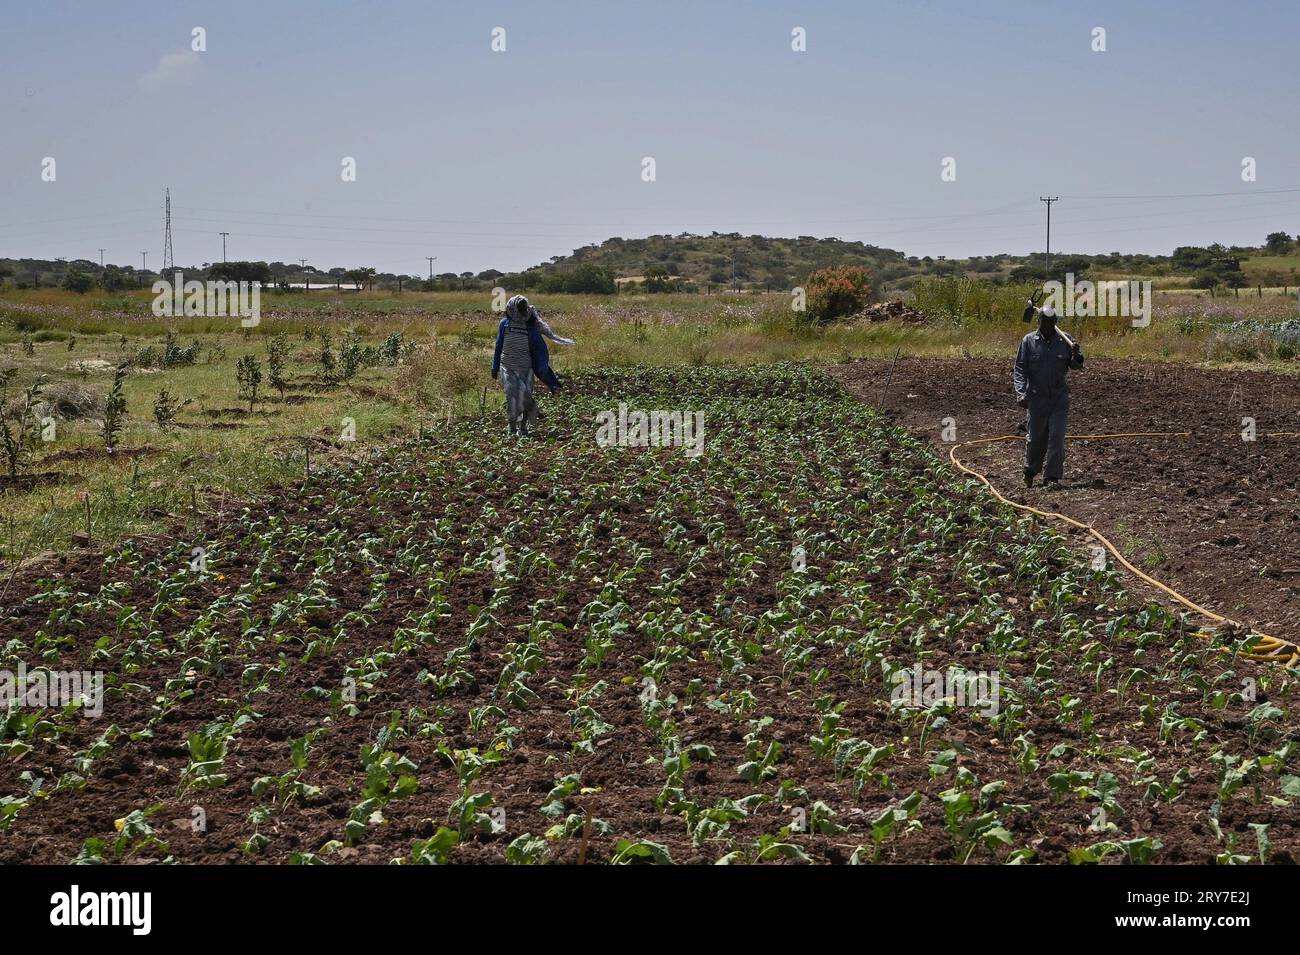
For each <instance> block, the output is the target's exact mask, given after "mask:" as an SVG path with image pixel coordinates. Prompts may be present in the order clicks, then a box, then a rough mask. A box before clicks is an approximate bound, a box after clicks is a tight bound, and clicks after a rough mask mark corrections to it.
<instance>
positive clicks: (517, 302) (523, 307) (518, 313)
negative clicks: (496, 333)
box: [506, 295, 537, 325]
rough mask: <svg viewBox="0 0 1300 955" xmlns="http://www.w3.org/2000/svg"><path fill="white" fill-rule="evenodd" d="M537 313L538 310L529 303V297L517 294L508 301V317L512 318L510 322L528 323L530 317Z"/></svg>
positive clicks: (512, 323)
mask: <svg viewBox="0 0 1300 955" xmlns="http://www.w3.org/2000/svg"><path fill="white" fill-rule="evenodd" d="M536 314H537V310H536V309H534V308H533V307H532V306H531V305H529V304H528V299H526V298H524V297H523V296H522V295H516V296H514V297H513V298H511V299H510V301H508V302H506V318H508V319H510V324H511V325H514V324H516V323H518V324H520V325H523V324H527V322H528V320H529V319H530V318H533V317H534V316H535V315H536Z"/></svg>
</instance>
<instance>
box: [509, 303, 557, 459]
mask: <svg viewBox="0 0 1300 955" xmlns="http://www.w3.org/2000/svg"><path fill="white" fill-rule="evenodd" d="M540 325H541V319H540V318H539V317H538V315H537V310H536V309H534V308H532V307H531V306H530V305H529V304H528V299H526V298H524V297H523V296H522V295H516V296H515V297H514V298H512V299H510V301H508V302H506V317H505V318H503V319H501V322H500V323H499V324H498V325H497V346H496V352H495V354H493V356H492V377H493V378H497V379H499V380H500V382H501V387H502V389H503V390H504V391H505V393H506V417H507V418H508V419H509V421H510V436H511V437H516V436H518V437H520V438H526V437H528V429H529V428H530V427H531V426H532V424H533V422H534V421H536V420H537V402H536V401H534V400H533V382H534V380H535V379H536V378H540V379H541V380H542V381H544V382H546V385H547V386H548V387H549V388H550V389H551V390H552V391H554V390H555V389H556V388H559V387H560V379H559V378H557V377H556V376H555V372H553V371H551V364H550V354H549V353H548V352H547V350H546V340H545V339H544V338H543V337H542V332H541V329H540V327H539V326H540ZM548 330H549V329H548Z"/></svg>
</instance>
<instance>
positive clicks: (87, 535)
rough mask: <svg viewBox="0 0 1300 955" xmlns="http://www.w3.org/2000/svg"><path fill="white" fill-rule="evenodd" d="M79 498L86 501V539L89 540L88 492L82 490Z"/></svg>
mask: <svg viewBox="0 0 1300 955" xmlns="http://www.w3.org/2000/svg"><path fill="white" fill-rule="evenodd" d="M81 499H82V500H83V501H85V502H86V540H87V542H89V541H90V539H91V538H90V492H89V491H83V492H82V493H81Z"/></svg>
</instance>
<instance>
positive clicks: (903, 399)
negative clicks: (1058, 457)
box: [833, 359, 1300, 639]
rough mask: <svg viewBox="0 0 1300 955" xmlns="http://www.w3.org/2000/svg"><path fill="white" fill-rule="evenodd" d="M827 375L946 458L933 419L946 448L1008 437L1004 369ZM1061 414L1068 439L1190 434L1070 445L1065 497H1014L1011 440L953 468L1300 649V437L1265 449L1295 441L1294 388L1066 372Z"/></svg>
mask: <svg viewBox="0 0 1300 955" xmlns="http://www.w3.org/2000/svg"><path fill="white" fill-rule="evenodd" d="M891 367H892V379H891ZM833 374H834V375H835V376H836V377H837V378H838V379H839V380H840V381H841V382H842V383H843V384H844V386H845V387H846V388H847V389H848V390H849V391H850V392H852V393H853V394H855V395H857V396H859V397H861V398H862V399H864V400H865V401H867V402H868V403H870V404H873V405H876V406H877V407H881V408H883V409H885V410H886V411H887V413H888V414H889V415H890V416H891V417H893V418H894V419H895V420H897V421H898V422H899V423H901V424H903V425H906V426H907V427H909V428H911V429H913V430H914V431H916V432H917V433H918V434H921V435H924V436H925V437H926V438H928V439H929V440H931V441H932V442H933V443H934V444H935V445H936V447H937V448H938V449H939V450H941V451H942V452H943V453H944V454H945V455H946V454H947V451H948V448H949V445H948V444H946V443H945V442H944V440H943V438H944V435H943V428H944V427H945V422H944V419H945V418H951V419H953V420H952V422H951V423H952V424H954V425H955V431H956V439H957V440H958V441H968V440H971V439H973V438H980V437H989V436H993V435H1001V434H1014V433H1016V432H1017V428H1018V426H1019V425H1020V421H1021V416H1022V412H1021V411H1020V410H1019V409H1018V408H1016V406H1015V403H1014V401H1013V400H1012V396H1011V361H1010V359H1008V360H1007V361H1006V362H999V361H991V360H987V359H953V360H948V359H899V361H898V362H897V364H893V363H891V362H888V361H884V362H882V361H861V362H853V363H850V364H846V365H841V366H839V367H837V368H836V369H834V371H833ZM1071 400H1072V408H1071V414H1070V432H1071V433H1072V434H1103V433H1113V432H1134V431H1189V432H1191V436H1190V437H1186V438H1175V437H1170V438H1125V439H1116V440H1113V441H1072V442H1071V443H1070V444H1069V447H1068V449H1067V458H1066V474H1065V482H1064V483H1065V490H1064V491H1063V492H1062V493H1060V494H1055V495H1053V494H1051V493H1049V492H1045V491H1042V490H1040V489H1038V488H1034V489H1032V490H1029V491H1026V490H1025V488H1024V487H1023V486H1022V482H1021V476H1020V470H1021V459H1022V455H1023V453H1024V452H1023V445H1022V444H1021V443H1020V442H1019V441H1008V442H1004V443H1000V444H992V445H987V446H983V447H978V446H977V447H973V448H967V449H964V451H963V453H962V460H963V461H964V462H965V463H966V464H967V465H968V466H970V467H974V468H976V469H977V470H980V471H982V472H984V473H986V474H987V475H988V476H989V478H990V479H991V480H992V481H993V482H994V484H995V485H996V486H997V487H998V489H999V490H1000V491H1002V493H1003V494H1006V495H1007V496H1008V497H1009V498H1011V499H1012V500H1015V501H1022V502H1027V503H1031V504H1035V505H1036V506H1044V505H1047V506H1050V508H1051V509H1052V510H1057V511H1061V512H1063V513H1066V514H1070V515H1071V516H1073V517H1076V518H1078V519H1079V520H1083V521H1086V522H1088V523H1091V524H1093V525H1094V526H1096V527H1097V528H1098V529H1100V530H1101V531H1102V532H1103V533H1105V534H1106V535H1107V536H1108V537H1110V538H1111V539H1112V540H1113V541H1114V542H1115V543H1116V545H1117V546H1119V547H1120V548H1121V549H1123V550H1124V551H1125V553H1126V555H1127V556H1128V557H1129V559H1131V560H1133V562H1134V563H1136V564H1137V565H1138V566H1140V567H1142V568H1143V569H1144V570H1146V571H1147V572H1148V573H1150V574H1152V575H1153V576H1155V577H1157V578H1159V579H1161V580H1164V581H1165V582H1166V583H1169V584H1170V585H1171V586H1173V587H1174V588H1175V589H1176V590H1179V591H1180V592H1181V593H1183V594H1185V595H1186V596H1188V597H1190V598H1191V599H1193V600H1195V601H1197V602H1198V603H1201V604H1202V605H1203V606H1207V607H1209V608H1211V609H1213V610H1217V611H1218V612H1220V613H1223V614H1226V615H1228V616H1232V617H1235V618H1238V619H1242V620H1244V621H1246V622H1249V623H1251V624H1253V625H1255V626H1257V627H1259V628H1260V629H1262V630H1264V631H1266V632H1269V633H1273V634H1275V635H1276V636H1280V637H1283V638H1287V639H1296V638H1297V637H1300V496H1298V495H1297V493H1296V481H1297V477H1298V476H1300V438H1268V437H1266V436H1265V433H1266V432H1269V431H1300V379H1297V378H1293V377H1288V376H1284V375H1277V374H1270V373H1264V372H1247V371H1227V370H1209V369H1203V368H1197V367H1192V366H1187V365H1175V364H1161V365H1156V364H1147V363H1141V362H1132V361H1097V362H1090V363H1089V364H1088V365H1087V367H1086V368H1085V369H1084V370H1083V371H1081V372H1078V373H1076V375H1075V376H1074V383H1073V387H1072V396H1071ZM1245 417H1252V418H1254V419H1255V425H1256V429H1257V440H1256V441H1254V442H1253V443H1252V442H1247V441H1244V440H1242V438H1241V430H1242V427H1243V425H1242V419H1243V418H1245ZM949 436H951V434H950V435H949Z"/></svg>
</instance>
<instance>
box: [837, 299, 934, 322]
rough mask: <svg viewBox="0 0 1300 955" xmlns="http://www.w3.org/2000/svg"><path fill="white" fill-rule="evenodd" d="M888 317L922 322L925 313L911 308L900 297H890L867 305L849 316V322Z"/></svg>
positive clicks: (885, 318) (880, 320)
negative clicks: (887, 299)
mask: <svg viewBox="0 0 1300 955" xmlns="http://www.w3.org/2000/svg"><path fill="white" fill-rule="evenodd" d="M890 319H899V320H901V321H904V322H924V321H925V315H924V314H923V313H921V312H918V311H917V310H916V309H914V308H912V306H910V305H908V304H907V303H906V302H904V301H903V300H902V299H891V300H890V301H888V302H877V303H876V304H875V305H868V306H867V307H866V308H864V309H863V310H862V311H860V312H858V313H857V314H856V315H851V316H850V317H849V321H851V322H887V321H889V320H890Z"/></svg>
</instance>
